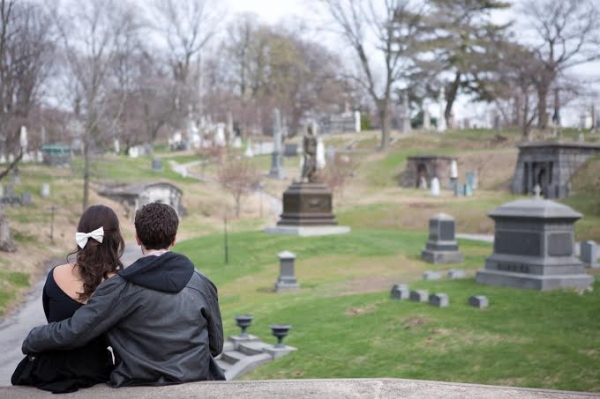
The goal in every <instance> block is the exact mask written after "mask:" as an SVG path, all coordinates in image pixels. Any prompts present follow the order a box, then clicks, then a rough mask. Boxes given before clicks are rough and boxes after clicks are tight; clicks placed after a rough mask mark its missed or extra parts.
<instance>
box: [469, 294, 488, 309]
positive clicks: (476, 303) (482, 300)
mask: <svg viewBox="0 0 600 399" xmlns="http://www.w3.org/2000/svg"><path fill="white" fill-rule="evenodd" d="M469 306H473V307H476V308H479V309H484V308H487V307H488V299H487V296H484V295H473V296H472V297H470V298H469Z"/></svg>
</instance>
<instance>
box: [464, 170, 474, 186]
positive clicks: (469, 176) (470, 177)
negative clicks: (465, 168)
mask: <svg viewBox="0 0 600 399" xmlns="http://www.w3.org/2000/svg"><path fill="white" fill-rule="evenodd" d="M466 180H467V185H469V186H471V189H475V172H467V174H466Z"/></svg>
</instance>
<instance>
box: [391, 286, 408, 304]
mask: <svg viewBox="0 0 600 399" xmlns="http://www.w3.org/2000/svg"><path fill="white" fill-rule="evenodd" d="M409 296H410V291H409V288H408V285H406V284H396V285H394V286H393V287H392V290H391V292H390V297H391V298H392V299H399V300H402V299H408V297H409Z"/></svg>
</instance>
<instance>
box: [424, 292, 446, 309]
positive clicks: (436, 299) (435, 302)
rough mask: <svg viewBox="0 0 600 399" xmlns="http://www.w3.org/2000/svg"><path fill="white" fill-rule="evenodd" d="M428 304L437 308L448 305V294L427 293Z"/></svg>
mask: <svg viewBox="0 0 600 399" xmlns="http://www.w3.org/2000/svg"><path fill="white" fill-rule="evenodd" d="M429 304H430V305H432V306H436V307H438V308H447V307H448V295H447V294H444V293H438V294H431V295H429Z"/></svg>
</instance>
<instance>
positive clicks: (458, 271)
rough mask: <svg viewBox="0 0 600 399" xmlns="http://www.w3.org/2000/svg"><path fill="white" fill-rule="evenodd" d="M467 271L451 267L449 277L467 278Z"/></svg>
mask: <svg viewBox="0 0 600 399" xmlns="http://www.w3.org/2000/svg"><path fill="white" fill-rule="evenodd" d="M465 277H467V272H465V271H464V270H462V269H450V270H448V278H465Z"/></svg>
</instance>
